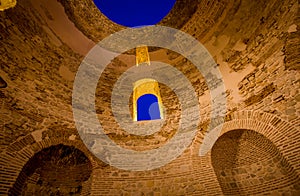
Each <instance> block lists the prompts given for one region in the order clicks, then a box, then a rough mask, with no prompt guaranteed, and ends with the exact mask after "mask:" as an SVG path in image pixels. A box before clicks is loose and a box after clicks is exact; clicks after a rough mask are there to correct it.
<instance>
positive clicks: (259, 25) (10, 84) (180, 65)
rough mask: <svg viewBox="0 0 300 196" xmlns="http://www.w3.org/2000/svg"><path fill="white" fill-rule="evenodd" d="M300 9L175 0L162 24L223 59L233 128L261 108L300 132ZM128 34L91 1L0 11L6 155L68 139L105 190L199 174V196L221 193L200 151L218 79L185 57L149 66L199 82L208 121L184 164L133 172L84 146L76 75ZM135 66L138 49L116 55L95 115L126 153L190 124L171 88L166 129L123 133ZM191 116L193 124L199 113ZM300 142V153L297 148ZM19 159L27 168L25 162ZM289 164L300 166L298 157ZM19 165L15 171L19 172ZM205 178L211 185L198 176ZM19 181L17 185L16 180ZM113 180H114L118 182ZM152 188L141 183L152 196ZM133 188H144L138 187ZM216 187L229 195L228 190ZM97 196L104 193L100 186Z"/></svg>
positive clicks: (34, 1)
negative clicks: (106, 44)
mask: <svg viewBox="0 0 300 196" xmlns="http://www.w3.org/2000/svg"><path fill="white" fill-rule="evenodd" d="M298 9H299V5H298V2H297V1H296V0H289V1H282V0H269V1H260V0H254V1H253V0H243V1H235V0H216V1H210V0H177V1H176V3H175V5H174V7H173V9H172V10H171V12H170V13H169V14H168V15H167V16H166V17H165V18H164V19H163V20H162V21H161V22H160V23H159V24H158V25H160V26H166V27H172V28H174V29H177V30H180V31H182V32H184V33H186V34H187V35H190V36H192V37H193V38H195V39H196V40H197V41H198V42H199V43H200V44H201V45H203V46H204V48H205V49H207V51H208V52H209V54H210V55H211V57H212V59H213V60H214V61H215V68H216V69H218V70H219V72H220V74H221V75H222V81H221V82H222V84H224V88H225V93H224V94H223V95H222V96H224V97H225V98H226V111H225V113H224V115H226V116H225V121H228V120H231V116H230V115H231V114H234V113H235V112H239V111H245V110H247V111H257V112H262V113H266V114H270V115H275V116H276V118H278V119H281V121H282V122H283V121H284V122H288V123H287V124H290V125H291V126H293V127H295V129H296V130H298V129H299V126H300V125H299V122H300V121H299V116H300V105H299V100H300V97H299V81H300V80H299V79H300V74H299V69H300V66H299V56H300V54H299V37H300V36H299V24H300V22H299V16H298ZM125 29H127V28H126V27H123V26H120V25H117V24H115V23H113V22H112V21H110V20H109V19H107V18H106V17H105V16H104V15H103V14H102V13H101V12H100V11H99V10H98V9H97V7H96V6H95V5H94V3H93V1H92V0H80V1H79V0H74V1H63V0H58V1H54V0H51V1H49V0H19V1H18V2H17V5H16V6H15V7H14V8H11V9H7V10H5V11H0V56H1V58H0V87H1V88H0V107H1V113H0V128H1V131H0V138H1V142H0V147H1V148H0V153H1V155H3V156H2V157H6V156H11V157H18V156H16V155H15V154H14V153H16V154H17V153H22V152H23V150H24V149H27V148H30V150H28V152H27V151H26V153H27V155H28V157H30V156H29V155H30V154H36V153H38V152H39V151H40V150H42V149H43V148H46V147H49V146H51V145H57V144H59V143H63V142H66V143H67V144H66V145H75V144H76V145H77V147H78V148H79V149H80V150H81V151H82V152H84V153H85V155H86V156H87V157H88V158H89V159H90V160H91V162H92V165H93V169H95V171H96V173H97V172H99V176H97V175H95V176H94V177H93V180H95V181H97V182H99V184H101V183H100V182H102V183H104V181H105V179H115V180H116V181H117V182H118V183H120V184H118V183H117V184H118V185H117V184H114V186H116V187H118V186H121V187H122V190H123V189H124V190H125V189H126V187H127V186H126V185H125V184H124V183H122V182H121V181H122V180H120V179H121V178H122V177H126V178H131V179H135V178H137V179H138V180H137V181H139V182H140V181H141V182H142V181H143V180H144V181H147V180H151V177H152V178H154V177H157V179H159V180H161V181H162V182H163V181H164V180H163V179H164V176H165V177H166V179H171V178H176V176H177V175H178V177H182V178H185V177H184V176H188V175H190V174H191V173H193V175H192V174H191V179H190V181H189V180H188V179H185V180H186V181H188V182H191V183H192V182H193V183H194V182H195V183H194V184H193V186H194V187H197V188H195V189H196V190H197V191H199V192H198V193H200V192H201V190H202V191H203V190H205V191H208V193H209V194H211V195H213V194H214V192H213V191H211V192H209V191H210V188H203V187H202V184H205V183H206V184H205V185H203V186H207V187H209V186H211V187H214V184H213V183H217V182H218V181H217V178H216V176H215V175H214V174H211V173H210V172H212V173H213V169H211V167H212V166H211V163H210V158H209V157H205V158H203V159H202V158H200V157H199V151H200V146H201V144H202V143H203V141H204V138H205V136H206V134H207V130H208V126H209V124H210V122H211V121H212V122H216V123H218V122H217V120H218V119H217V118H216V119H212V118H211V114H212V105H213V104H214V103H215V101H216V100H213V99H212V97H211V96H212V95H211V90H212V89H210V88H209V85H208V84H209V81H213V80H214V78H213V76H211V75H208V76H207V75H205V74H203V73H201V72H200V71H199V70H198V69H197V67H196V66H195V64H193V62H191V61H190V59H188V58H187V57H186V56H184V55H182V54H179V53H178V52H175V51H172V50H169V49H166V48H162V47H155V46H154V47H151V46H149V54H150V59H151V61H160V62H163V63H167V64H169V65H171V66H172V67H174V68H176V70H178V71H179V72H180V73H182V74H183V76H184V77H185V78H187V80H188V81H189V83H190V84H191V86H192V88H193V92H194V93H195V96H196V98H197V101H198V102H197V103H198V104H199V107H198V110H197V114H195V116H197V115H199V116H200V120H199V123H198V125H197V127H196V129H197V133H196V134H195V138H194V139H193V141H191V144H190V145H189V146H188V148H187V149H186V150H185V151H184V153H183V154H182V155H181V156H179V157H178V159H176V160H174V161H173V162H171V163H170V164H167V165H166V166H164V167H162V168H159V169H157V170H153V171H146V172H141V173H139V172H136V173H135V172H132V173H130V172H128V173H126V171H123V170H118V169H116V168H114V167H112V166H108V164H104V163H103V162H102V161H101V160H100V159H98V158H96V157H95V156H94V155H93V154H92V153H91V152H89V151H88V150H87V147H88V148H90V147H91V146H93V144H90V146H85V144H84V143H83V142H82V138H81V137H80V136H79V134H78V130H77V128H76V126H75V122H74V115H73V110H72V93H73V88H74V86H73V85H74V80H75V76H76V74H77V73H78V69H79V67H80V65H81V63H82V62H83V60H84V58H85V57H86V56H87V55H88V54H89V52H90V51H91V49H92V48H93V47H94V46H96V45H97V43H98V42H100V41H102V40H104V39H105V38H107V37H110V35H112V34H114V33H116V32H120V31H121V30H125ZM150 66H151V65H150ZM134 67H135V53H134V50H133V49H132V50H128V51H125V52H123V53H122V54H120V55H118V56H117V57H116V58H114V59H113V60H112V61H111V63H109V64H108V65H107V66H106V67H105V69H104V70H103V73H102V75H101V76H99V77H100V78H99V81H98V83H97V89H96V92H95V96H96V100H95V110H96V114H97V118H98V120H99V123H101V125H102V127H103V130H104V132H105V135H107V136H108V137H109V138H110V139H111V140H112V141H114V143H115V144H117V145H119V146H121V147H122V148H124V149H127V150H133V151H138V152H145V151H147V150H151V149H159V148H161V147H163V146H164V145H165V144H167V143H168V142H169V141H170V140H171V139H172V138H173V137H174V135H176V131H177V129H178V127H180V126H181V124H180V123H181V122H182V120H184V118H185V117H184V116H183V115H182V114H183V112H184V109H183V105H182V103H181V102H180V99H179V98H178V96H177V95H176V93H175V91H174V90H173V89H172V88H171V87H170V86H168V85H167V84H164V83H159V88H160V92H161V98H162V103H163V106H164V112H165V114H166V118H165V119H164V122H163V124H162V126H161V128H160V129H159V131H157V132H155V133H154V134H151V135H135V134H131V133H128V132H127V131H125V130H124V129H123V127H122V126H121V125H120V124H119V123H118V122H117V121H116V119H115V116H114V113H113V110H112V103H111V97H112V95H113V88H114V85H115V84H116V82H117V81H118V79H119V78H120V77H121V76H122V74H123V73H124V72H126V71H128V70H130V69H131V68H134ZM173 80H174V85H177V86H178V88H181V89H184V88H185V86H183V85H182V84H181V83H180V80H179V79H178V78H176V77H174V78H173ZM127 85H128V86H132V84H127ZM131 99H132V95H131V98H130V99H129V100H128V105H126V107H127V108H128V111H131V110H132V102H131ZM88 106H90V105H87V106H82V107H83V108H81V109H82V110H84V107H88ZM191 116H192V118H193V117H194V114H191ZM194 118H196V117H194ZM272 122H273V121H272ZM276 122H277V121H276ZM241 126H242V125H241ZM240 129H242V128H240ZM247 129H248V128H247ZM216 137H218V135H217V136H216ZM288 137H291V138H292V137H293V136H292V135H289V136H288ZM76 145H75V146H76ZM295 145H298V147H299V144H298V143H297V142H296V143H295ZM179 146H180V145H179ZM281 148H283V147H280V150H281ZM37 149H39V150H37ZM102 150H104V151H105V149H102ZM175 150H176V149H175ZM24 151H25V150H24ZM32 156H33V155H32ZM105 156H106V155H105ZM205 156H208V155H207V154H206V155H205ZM108 158H109V156H108ZM4 159H5V158H3V161H2V162H3V163H2V162H1V166H2V165H9V164H11V165H13V164H14V162H11V163H9V164H8V161H6V160H4ZM20 159H22V161H20V162H22V164H23V163H24V164H23V165H25V163H26V160H27V159H23V158H20ZM28 159H29V158H28ZM7 160H8V159H7ZM291 160H295V162H296V163H297V162H298V161H299V160H298V159H297V160H296V158H295V159H293V158H291ZM27 161H28V160H27ZM15 162H16V161H15ZM298 163H299V162H298ZM11 165H9V167H13V166H11ZM291 165H293V164H292V163H291ZM295 165H297V164H294V166H293V167H295V168H296V170H297V172H298V171H299V169H300V168H299V166H295ZM298 165H299V164H298ZM17 167H20V166H17ZM178 168H181V169H178ZM209 168H210V169H209ZM19 169H20V168H19ZM20 170H21V169H20ZM194 171H195V172H194ZM206 172H207V173H209V175H212V177H211V176H210V178H211V179H213V180H212V181H209V179H206V178H205V177H203V176H205V174H206ZM100 173H101V175H100ZM200 174H201V176H202V177H203V179H202V178H201V179H200V178H199V176H200ZM15 175H16V176H15V177H13V178H14V179H17V174H15ZM113 175H114V176H113ZM122 175H123V176H122ZM198 175H199V176H198ZM209 175H207V176H209ZM121 176H122V177H121ZM174 176H175V177H174ZM102 177H103V178H102ZM192 178H193V179H192ZM1 180H2V179H1V177H0V181H1ZM201 180H203V181H201ZM2 181H5V179H4V178H3V180H2ZM112 181H113V180H111V181H110V182H109V183H112V184H113V182H112ZM133 181H134V180H133ZM144 181H143V182H142V183H141V186H142V187H144V188H145V187H146V188H145V190H147V191H148V192H149V193H150V192H151V191H150V190H148V189H147V185H146V184H143V183H144ZM196 181H197V183H196ZM198 181H199V182H198ZM200 181H201V182H200ZM164 182H165V181H164ZM172 182H173V181H172ZM165 183H166V184H163V183H162V184H161V186H162V187H165V188H166V187H168V184H170V183H171V181H170V182H169V181H168V182H165ZM173 183H174V184H175V185H174V187H172V188H170V190H169V191H170V192H168V193H169V194H170V195H172V193H175V192H176V191H179V189H180V190H181V191H182V192H183V193H186V194H187V193H188V191H191V190H192V189H191V188H189V187H191V186H190V185H187V186H183V185H182V187H181V185H180V184H179V182H178V184H176V183H177V182H175V181H174V182H173ZM171 184H172V183H171ZM151 185H152V184H151V183H150V185H149V186H151ZM9 186H12V185H11V184H10V185H7V187H9ZM90 186H92V185H90ZM100 186H102V188H99V190H100V189H101V190H102V189H103V190H104V189H106V188H107V187H105V186H104V185H99V187H100ZM111 186H112V185H111ZM132 186H136V187H138V185H137V184H135V185H132ZM153 186H154V185H153ZM157 187H159V186H158V185H157ZM178 187H181V188H178ZM201 187H202V188H201ZM127 188H128V187H127ZM8 189H9V188H7V190H8ZM116 189H117V188H116ZM119 189H121V188H119ZM216 189H218V191H221V188H220V187H217V188H216ZM5 190H6V188H5ZM93 190H98V189H97V188H95V187H94V189H93ZM126 190H127V189H126ZM0 191H1V190H0ZM147 191H146V192H147ZM172 191H173V192H172ZM197 191H195V192H193V191H192V193H194V194H196V193H197ZM125 192H126V191H123V192H122V193H125ZM133 192H134V188H132V190H129V188H128V190H127V192H126V193H133ZM0 194H1V193H0ZM116 194H117V193H116ZM173 195H174V194H173Z"/></svg>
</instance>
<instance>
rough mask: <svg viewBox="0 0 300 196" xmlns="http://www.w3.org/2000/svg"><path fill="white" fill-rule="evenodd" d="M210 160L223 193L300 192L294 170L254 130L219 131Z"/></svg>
mask: <svg viewBox="0 0 300 196" xmlns="http://www.w3.org/2000/svg"><path fill="white" fill-rule="evenodd" d="M211 159H212V165H213V168H214V171H215V173H216V175H217V178H218V181H219V183H220V186H221V188H222V191H223V193H224V195H257V194H271V193H272V194H273V193H278V194H282V193H287V192H288V193H292V194H295V195H297V194H299V193H300V184H299V182H300V180H299V179H300V178H299V176H298V175H297V174H296V172H295V171H294V169H293V168H292V167H291V166H290V165H289V163H288V162H287V161H286V159H285V158H284V157H283V156H282V154H281V153H280V152H279V150H278V148H277V147H276V146H275V145H274V144H273V143H272V142H271V141H270V140H269V139H268V138H266V137H265V136H263V135H262V134H260V133H257V132H255V131H252V130H233V131H229V132H227V133H225V134H223V135H222V136H221V137H220V138H219V139H218V140H217V142H216V143H215V144H214V146H213V148H212V154H211Z"/></svg>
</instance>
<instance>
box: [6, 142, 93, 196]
mask: <svg viewBox="0 0 300 196" xmlns="http://www.w3.org/2000/svg"><path fill="white" fill-rule="evenodd" d="M91 172H92V164H91V162H90V160H89V159H88V158H87V157H86V156H85V154H84V153H83V152H82V151H80V150H79V149H77V148H75V147H74V146H66V145H63V144H58V145H54V146H50V147H48V148H45V149H43V150H41V151H40V152H38V153H36V154H35V155H34V156H33V157H32V158H30V159H29V161H28V162H27V163H26V164H25V165H24V167H23V169H22V171H21V172H20V174H19V176H18V178H17V180H16V181H15V183H14V185H13V187H12V188H11V189H10V191H9V195H80V194H81V193H82V190H83V186H88V184H89V182H88V181H89V179H90V176H91Z"/></svg>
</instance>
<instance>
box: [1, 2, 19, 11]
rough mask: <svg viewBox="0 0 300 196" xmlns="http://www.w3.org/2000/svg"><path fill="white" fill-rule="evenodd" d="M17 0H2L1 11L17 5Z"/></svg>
mask: <svg viewBox="0 0 300 196" xmlns="http://www.w3.org/2000/svg"><path fill="white" fill-rule="evenodd" d="M16 4H17V0H0V11H4V10H6V9H9V8H12V7H15V5H16Z"/></svg>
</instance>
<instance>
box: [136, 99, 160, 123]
mask: <svg viewBox="0 0 300 196" xmlns="http://www.w3.org/2000/svg"><path fill="white" fill-rule="evenodd" d="M155 119H160V111H159V106H158V99H157V97H156V96H155V95H153V94H145V95H143V96H140V97H139V98H138V100H137V120H138V121H141V120H155Z"/></svg>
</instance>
